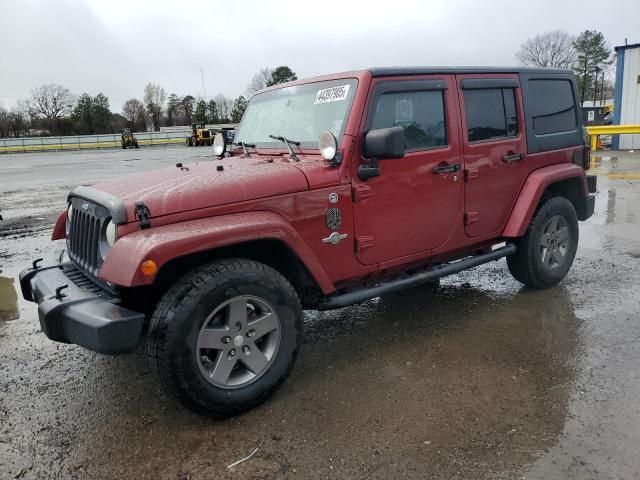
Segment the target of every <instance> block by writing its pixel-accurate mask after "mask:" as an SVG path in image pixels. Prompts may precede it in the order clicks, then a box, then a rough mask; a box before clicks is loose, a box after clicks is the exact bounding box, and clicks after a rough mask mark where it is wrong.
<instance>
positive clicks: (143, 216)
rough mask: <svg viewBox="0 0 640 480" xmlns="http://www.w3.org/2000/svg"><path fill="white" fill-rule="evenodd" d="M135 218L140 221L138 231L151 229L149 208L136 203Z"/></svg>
mask: <svg viewBox="0 0 640 480" xmlns="http://www.w3.org/2000/svg"><path fill="white" fill-rule="evenodd" d="M135 212H136V218H137V219H138V220H139V221H140V229H141V230H144V229H145V228H150V227H151V220H149V217H151V212H149V207H147V206H146V205H145V204H144V202H142V201H140V202H136V210H135Z"/></svg>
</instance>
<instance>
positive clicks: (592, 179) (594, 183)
mask: <svg viewBox="0 0 640 480" xmlns="http://www.w3.org/2000/svg"><path fill="white" fill-rule="evenodd" d="M587 186H588V187H589V193H596V191H597V190H598V177H596V176H595V175H587Z"/></svg>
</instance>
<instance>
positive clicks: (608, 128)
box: [587, 125, 640, 150]
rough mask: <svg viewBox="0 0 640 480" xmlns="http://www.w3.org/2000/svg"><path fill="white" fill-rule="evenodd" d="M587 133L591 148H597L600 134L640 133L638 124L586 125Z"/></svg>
mask: <svg viewBox="0 0 640 480" xmlns="http://www.w3.org/2000/svg"><path fill="white" fill-rule="evenodd" d="M587 133H588V134H589V137H590V139H591V150H598V138H599V137H600V135H625V134H634V133H638V134H640V125H597V126H592V127H587Z"/></svg>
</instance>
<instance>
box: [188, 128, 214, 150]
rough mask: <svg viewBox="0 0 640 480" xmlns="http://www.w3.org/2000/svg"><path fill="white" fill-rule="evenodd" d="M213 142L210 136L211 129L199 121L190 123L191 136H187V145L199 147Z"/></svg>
mask: <svg viewBox="0 0 640 480" xmlns="http://www.w3.org/2000/svg"><path fill="white" fill-rule="evenodd" d="M212 142H213V138H212V136H211V130H209V129H208V128H205V126H204V124H203V123H201V124H200V125H198V124H197V123H192V124H191V136H189V137H187V146H189V147H193V146H194V145H195V146H196V147H199V146H201V145H208V146H211V143H212Z"/></svg>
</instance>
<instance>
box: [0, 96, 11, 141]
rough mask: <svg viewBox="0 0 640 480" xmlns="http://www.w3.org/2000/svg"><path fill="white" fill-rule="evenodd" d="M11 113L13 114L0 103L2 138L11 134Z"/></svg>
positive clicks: (0, 130) (0, 136) (0, 131)
mask: <svg viewBox="0 0 640 480" xmlns="http://www.w3.org/2000/svg"><path fill="white" fill-rule="evenodd" d="M10 115H11V114H10V113H9V111H8V110H6V109H5V108H4V107H3V106H2V104H1V103H0V138H5V137H8V136H9V132H10V130H11V127H10V121H11V120H10Z"/></svg>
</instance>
